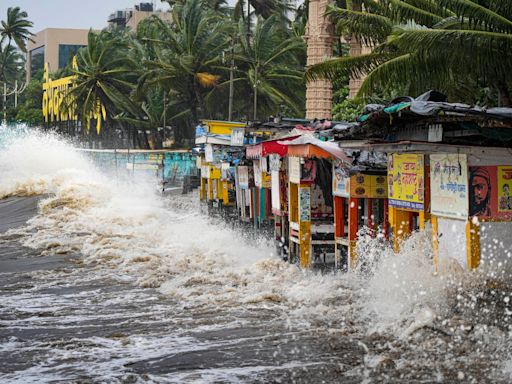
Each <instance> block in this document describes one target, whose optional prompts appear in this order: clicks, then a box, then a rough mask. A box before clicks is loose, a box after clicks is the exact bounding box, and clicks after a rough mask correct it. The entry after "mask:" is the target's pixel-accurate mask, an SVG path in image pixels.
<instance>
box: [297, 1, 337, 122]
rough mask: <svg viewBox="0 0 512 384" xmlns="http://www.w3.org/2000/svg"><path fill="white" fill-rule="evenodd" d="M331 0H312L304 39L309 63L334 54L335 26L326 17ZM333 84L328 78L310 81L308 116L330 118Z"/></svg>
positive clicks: (307, 100)
mask: <svg viewBox="0 0 512 384" xmlns="http://www.w3.org/2000/svg"><path fill="white" fill-rule="evenodd" d="M329 3H330V0H310V2H309V18H308V26H307V29H306V35H305V36H304V39H305V40H306V43H307V45H308V50H307V57H308V58H307V65H308V66H310V65H313V64H318V63H321V62H323V61H325V60H326V59H328V58H330V57H331V56H332V43H333V40H334V37H333V30H332V29H333V28H332V23H331V22H330V21H329V20H328V19H327V18H326V17H325V10H326V8H327V5H328V4H329ZM331 112H332V85H331V82H330V81H328V80H315V81H310V82H309V83H308V84H307V88H306V118H307V119H314V118H317V119H330V118H331Z"/></svg>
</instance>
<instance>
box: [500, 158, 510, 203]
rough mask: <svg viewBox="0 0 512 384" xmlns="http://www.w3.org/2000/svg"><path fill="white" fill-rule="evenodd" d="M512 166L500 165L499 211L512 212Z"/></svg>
mask: <svg viewBox="0 0 512 384" xmlns="http://www.w3.org/2000/svg"><path fill="white" fill-rule="evenodd" d="M511 189H512V166H505V167H503V166H502V167H498V211H499V212H506V213H512V195H511V193H510V190H511Z"/></svg>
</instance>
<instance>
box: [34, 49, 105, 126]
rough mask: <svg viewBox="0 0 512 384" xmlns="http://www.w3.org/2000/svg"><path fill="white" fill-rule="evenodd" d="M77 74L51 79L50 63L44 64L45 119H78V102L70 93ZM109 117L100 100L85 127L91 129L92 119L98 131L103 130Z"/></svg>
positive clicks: (43, 104)
mask: <svg viewBox="0 0 512 384" xmlns="http://www.w3.org/2000/svg"><path fill="white" fill-rule="evenodd" d="M73 68H74V69H76V68H77V62H76V58H73ZM75 79H76V76H67V77H63V78H60V79H55V80H53V79H51V78H50V71H49V65H48V63H45V65H44V77H43V103H42V109H43V116H44V121H45V122H47V123H53V122H58V121H76V120H78V114H77V112H76V102H75V100H73V99H74V97H73V96H72V95H70V91H71V90H72V89H73V87H74V84H75ZM106 118H107V111H106V109H105V106H103V105H101V104H100V103H99V102H98V103H97V105H96V108H94V111H92V112H91V113H90V115H89V116H87V117H86V118H85V121H84V122H83V123H84V127H85V129H86V130H87V131H89V127H90V122H91V119H94V120H95V121H96V132H97V133H98V134H99V133H100V131H101V124H102V122H103V121H105V120H106Z"/></svg>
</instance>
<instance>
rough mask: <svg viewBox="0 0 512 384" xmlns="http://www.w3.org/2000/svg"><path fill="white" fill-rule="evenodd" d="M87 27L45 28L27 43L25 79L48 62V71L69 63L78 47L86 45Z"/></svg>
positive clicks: (28, 78)
mask: <svg viewBox="0 0 512 384" xmlns="http://www.w3.org/2000/svg"><path fill="white" fill-rule="evenodd" d="M88 33H89V30H88V29H68V28H47V29H43V30H42V31H40V32H38V33H36V34H35V36H34V37H33V40H34V41H33V42H32V41H29V43H28V50H27V51H28V53H27V81H30V79H31V78H32V76H34V75H35V74H36V73H37V72H38V71H40V70H41V71H42V70H43V69H44V63H48V64H49V66H50V71H56V70H58V69H59V68H63V67H65V66H66V65H68V64H69V62H70V61H71V60H72V58H73V56H74V55H75V53H76V51H78V49H79V48H81V47H84V46H86V45H87V35H88Z"/></svg>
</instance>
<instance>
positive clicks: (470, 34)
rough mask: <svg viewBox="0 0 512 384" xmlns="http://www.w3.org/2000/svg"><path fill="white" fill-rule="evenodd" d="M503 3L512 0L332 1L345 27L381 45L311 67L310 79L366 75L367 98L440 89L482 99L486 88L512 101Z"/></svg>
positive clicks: (511, 51) (511, 58)
mask: <svg viewBox="0 0 512 384" xmlns="http://www.w3.org/2000/svg"><path fill="white" fill-rule="evenodd" d="M368 1H369V0H368ZM359 3H361V2H359ZM504 3H509V2H497V1H492V0H489V1H479V0H439V1H434V0H385V1H383V2H381V3H380V5H381V6H380V7H379V6H377V7H373V8H370V7H369V6H365V7H359V8H358V7H356V8H353V7H352V6H350V4H348V2H347V3H346V4H345V5H346V6H345V8H343V9H342V8H331V9H330V11H329V14H330V16H331V18H332V19H333V21H335V22H336V23H337V25H338V29H339V31H340V32H341V33H343V34H345V35H351V36H355V37H356V38H358V40H359V41H362V42H365V43H368V44H371V45H374V47H375V48H374V50H373V52H372V53H370V54H366V55H362V56H358V57H339V58H334V59H331V60H329V61H326V62H324V63H321V64H318V65H315V66H312V67H311V68H310V69H309V70H308V73H307V74H306V78H307V79H315V78H328V79H335V78H337V77H339V76H347V75H348V76H351V77H364V81H363V84H362V86H361V89H360V91H359V95H358V96H360V97H369V96H371V95H374V94H382V93H393V90H397V89H399V90H402V91H404V92H407V93H409V94H411V95H415V94H419V93H422V92H424V91H425V90H427V89H432V88H435V89H438V90H440V91H443V92H445V93H447V94H448V95H449V97H451V98H453V99H457V100H465V101H468V102H475V101H477V100H479V99H481V98H480V96H479V95H481V92H480V89H481V88H482V87H483V88H489V89H494V90H495V91H497V92H494V94H498V93H499V95H500V101H501V105H505V106H512V102H511V100H510V95H509V87H510V86H511V85H512V83H511V79H510V73H511V71H512V34H511V32H512V18H511V14H512V12H511V11H512V9H511V7H510V6H505V5H504ZM369 5H371V4H369ZM391 27H392V28H391ZM492 93H493V92H488V93H487V94H492ZM496 103H497V100H494V102H491V104H496Z"/></svg>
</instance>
